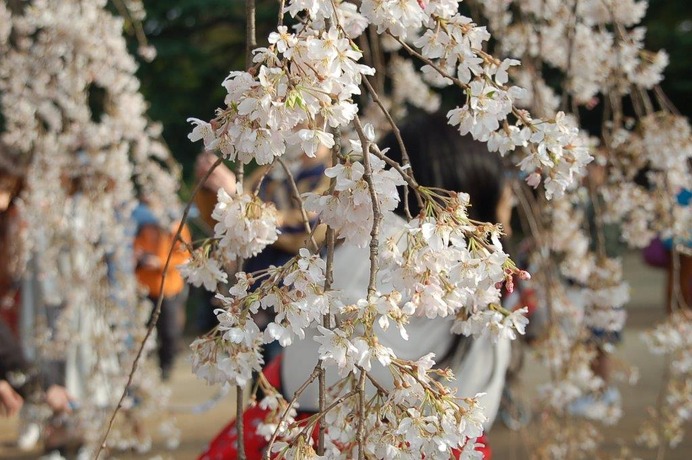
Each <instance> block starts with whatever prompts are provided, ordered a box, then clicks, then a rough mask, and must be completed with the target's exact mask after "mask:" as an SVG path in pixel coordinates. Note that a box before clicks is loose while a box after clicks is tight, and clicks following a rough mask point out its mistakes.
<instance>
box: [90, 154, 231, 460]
mask: <svg viewBox="0 0 692 460" xmlns="http://www.w3.org/2000/svg"><path fill="white" fill-rule="evenodd" d="M222 161H223V160H222V159H221V158H219V159H217V160H216V162H215V163H214V164H213V165H212V167H211V168H209V171H207V173H206V174H205V175H204V177H203V178H202V179H201V180H200V181H199V182H198V183H197V186H196V187H195V189H194V190H193V191H192V196H191V197H190V201H188V203H187V206H185V210H184V211H183V217H182V219H180V224H179V225H178V230H177V231H176V232H175V237H174V238H173V240H174V241H177V240H178V239H180V234H181V233H182V231H183V226H184V225H185V221H186V220H187V216H188V214H189V213H190V209H191V208H192V203H193V200H194V198H195V195H197V192H199V191H200V189H201V188H202V186H203V185H204V183H205V182H206V181H207V179H208V178H209V176H210V175H211V173H212V172H213V171H214V170H215V169H216V168H217V167H218V166H219V165H220V164H221V162H222ZM175 247H176V245H175V244H171V247H170V249H169V250H168V256H167V257H166V263H165V264H164V266H163V276H162V277H161V283H160V285H159V292H161V294H160V295H159V298H158V299H157V302H156V308H154V311H153V313H152V315H151V322H150V324H149V326H148V327H147V332H146V334H144V338H143V339H142V343H140V345H139V350H137V355H136V356H135V360H134V361H133V362H132V369H131V370H130V374H129V375H128V377H127V383H126V384H125V388H124V389H123V394H122V395H121V396H120V400H119V401H118V405H117V406H116V407H115V410H114V411H113V414H112V415H111V418H110V420H109V421H108V427H107V429H106V432H105V434H104V435H103V438H102V439H101V443H100V445H99V450H98V451H97V452H96V456H95V458H97V459H98V458H99V456H100V455H101V452H102V451H103V449H105V448H106V440H107V439H108V435H109V434H110V432H111V430H112V428H113V422H114V421H115V416H116V415H118V411H120V409H121V408H122V407H123V401H124V400H125V397H126V396H127V392H128V390H129V389H130V386H131V385H132V380H133V379H134V375H135V372H136V371H137V365H138V364H139V360H140V359H141V357H142V355H143V353H144V346H145V344H146V343H147V340H149V337H150V336H151V333H152V331H153V330H154V328H155V327H156V323H157V321H158V319H159V315H160V314H161V305H162V304H163V298H164V296H163V287H164V285H165V283H166V277H167V275H168V266H169V265H170V262H171V257H172V256H173V251H174V249H175Z"/></svg>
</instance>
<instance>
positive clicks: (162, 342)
mask: <svg viewBox="0 0 692 460" xmlns="http://www.w3.org/2000/svg"><path fill="white" fill-rule="evenodd" d="M150 206H151V203H148V202H147V200H146V199H142V200H141V201H140V202H139V204H138V205H137V207H136V208H135V210H134V211H133V213H132V218H133V220H134V221H135V223H136V234H135V240H134V244H133V253H134V259H135V275H136V277H137V281H138V282H139V284H140V286H142V287H143V288H145V289H146V290H147V296H148V298H149V300H150V301H151V302H152V304H153V308H154V309H155V308H156V305H157V303H158V301H159V298H160V297H163V299H162V300H161V311H160V314H159V318H158V321H157V322H156V334H157V341H158V348H157V352H158V358H159V367H160V369H161V378H162V380H164V381H167V380H168V379H169V378H170V376H171V372H172V369H173V364H174V362H175V358H176V355H177V353H178V346H179V340H180V337H181V335H182V327H181V321H180V319H179V317H180V312H179V311H180V310H181V309H183V308H184V305H185V301H186V299H187V292H188V291H187V286H186V284H185V280H184V279H183V277H182V276H181V275H180V271H179V270H178V268H177V266H178V265H180V264H182V263H183V262H185V261H186V260H187V259H188V258H189V257H190V252H189V250H188V248H187V245H188V244H190V243H191V242H192V239H191V236H190V231H189V229H188V227H187V225H183V228H182V231H181V233H180V239H181V240H182V241H175V240H174V237H175V234H176V231H177V229H178V225H179V222H175V223H174V224H173V225H172V226H171V227H170V228H166V227H164V226H163V225H162V224H161V223H160V222H159V218H157V217H156V215H155V213H154V212H153V210H152V209H151V208H150ZM171 247H174V249H173V252H172V254H171V260H170V262H169V264H168V269H167V271H166V275H165V276H166V279H165V282H164V284H163V286H161V283H162V280H163V277H164V267H165V265H166V260H167V259H168V254H169V252H170V250H171ZM152 319H153V310H152Z"/></svg>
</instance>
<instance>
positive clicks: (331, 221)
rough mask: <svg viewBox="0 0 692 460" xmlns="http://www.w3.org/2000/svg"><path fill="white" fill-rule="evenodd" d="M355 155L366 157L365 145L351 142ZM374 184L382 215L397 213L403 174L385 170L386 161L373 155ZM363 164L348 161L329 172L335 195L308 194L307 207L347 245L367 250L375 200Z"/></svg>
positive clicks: (329, 169)
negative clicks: (333, 181)
mask: <svg viewBox="0 0 692 460" xmlns="http://www.w3.org/2000/svg"><path fill="white" fill-rule="evenodd" d="M351 147H352V148H353V152H352V153H353V154H356V155H358V154H359V155H360V157H361V158H362V146H361V144H360V143H359V142H355V141H351ZM370 165H371V167H372V182H373V186H374V188H375V191H376V193H377V199H378V202H379V205H380V207H381V210H382V212H389V211H393V210H394V209H395V208H396V207H397V205H398V203H399V193H398V191H397V186H401V185H404V183H405V182H404V180H403V178H402V177H401V175H400V174H399V173H398V172H396V171H395V170H393V169H385V165H386V164H385V162H384V161H383V160H381V159H379V158H377V157H376V156H375V155H373V154H370ZM364 172H365V169H364V167H363V163H362V162H360V161H357V160H355V159H354V160H350V159H349V160H347V161H345V162H344V163H339V164H337V165H335V166H333V167H331V168H328V169H327V170H326V171H325V175H326V176H327V177H329V178H333V179H334V180H335V187H334V192H335V193H328V194H324V195H319V194H315V193H307V194H305V208H306V209H307V210H309V211H314V212H316V213H319V214H320V220H321V222H323V223H325V224H327V225H329V226H331V227H332V228H333V229H334V230H335V231H336V232H337V233H338V234H339V237H340V238H343V239H344V241H345V242H346V243H347V244H352V245H354V246H358V247H364V246H366V245H367V244H368V242H369V241H370V229H371V228H372V220H373V212H372V206H373V203H372V198H371V196H370V191H369V189H368V184H367V182H366V180H365V177H364Z"/></svg>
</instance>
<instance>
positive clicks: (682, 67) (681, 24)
mask: <svg viewBox="0 0 692 460" xmlns="http://www.w3.org/2000/svg"><path fill="white" fill-rule="evenodd" d="M643 25H644V26H646V27H647V37H646V45H647V48H648V49H650V50H652V51H658V50H659V49H664V50H666V51H667V52H668V55H669V57H670V64H669V65H668V68H667V69H666V71H665V77H666V78H665V80H663V82H662V83H661V87H662V88H663V91H665V93H666V94H667V95H668V97H669V98H670V100H671V101H672V102H673V104H674V105H675V106H676V107H677V109H678V110H679V111H680V112H681V113H682V114H683V115H685V116H687V117H688V118H689V117H691V116H692V74H690V70H691V69H690V64H691V63H692V61H690V59H691V58H692V3H690V2H689V0H649V9H648V11H647V14H646V17H645V18H644V21H643Z"/></svg>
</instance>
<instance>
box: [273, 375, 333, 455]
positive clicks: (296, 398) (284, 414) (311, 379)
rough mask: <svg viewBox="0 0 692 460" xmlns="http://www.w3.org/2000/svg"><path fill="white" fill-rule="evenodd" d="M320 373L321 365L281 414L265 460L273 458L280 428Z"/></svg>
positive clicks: (297, 391)
mask: <svg viewBox="0 0 692 460" xmlns="http://www.w3.org/2000/svg"><path fill="white" fill-rule="evenodd" d="M319 373H320V365H319V363H318V364H317V365H316V366H315V368H314V369H313V370H312V373H311V374H310V377H308V379H307V380H306V381H305V382H304V383H303V384H302V385H301V386H300V387H299V388H298V389H297V390H296V391H295V393H293V398H291V401H290V402H289V403H288V406H287V407H286V409H285V410H284V412H283V414H281V418H280V419H279V422H278V423H277V424H276V430H274V433H273V434H272V437H271V439H270V440H269V444H268V445H267V451H266V452H265V454H264V458H265V460H270V458H271V451H272V446H274V443H275V442H276V438H277V437H278V436H279V428H280V427H281V425H282V424H283V423H284V422H285V421H286V417H288V413H289V412H290V410H291V407H293V405H294V404H295V402H296V401H297V400H298V398H300V395H301V394H303V392H304V391H305V389H306V388H307V387H308V386H309V385H310V384H311V383H312V382H314V381H315V379H316V378H317V377H318V376H319Z"/></svg>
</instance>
